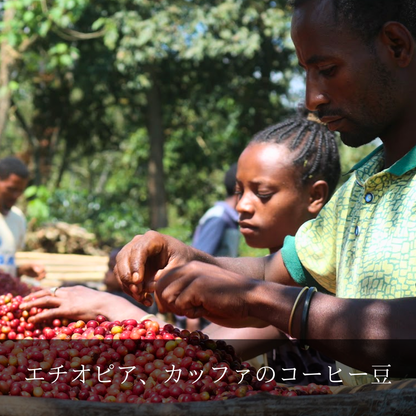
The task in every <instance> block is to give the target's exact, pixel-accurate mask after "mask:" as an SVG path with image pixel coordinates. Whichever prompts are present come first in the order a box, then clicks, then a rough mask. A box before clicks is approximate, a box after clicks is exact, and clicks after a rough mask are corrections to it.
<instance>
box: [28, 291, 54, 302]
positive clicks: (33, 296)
mask: <svg viewBox="0 0 416 416" xmlns="http://www.w3.org/2000/svg"><path fill="white" fill-rule="evenodd" d="M50 294H51V292H50V290H49V289H43V290H38V291H37V292H33V293H31V294H30V295H27V296H25V297H24V298H23V300H24V301H29V300H31V299H36V298H41V297H43V296H50Z"/></svg>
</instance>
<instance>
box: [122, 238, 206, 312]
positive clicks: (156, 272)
mask: <svg viewBox="0 0 416 416" xmlns="http://www.w3.org/2000/svg"><path fill="white" fill-rule="evenodd" d="M196 252H197V251H196V250H193V249H192V248H191V247H189V246H187V245H186V244H184V243H182V242H180V241H179V240H176V239H175V238H173V237H169V236H166V235H163V234H159V233H157V232H155V231H148V232H147V233H146V234H144V235H138V236H136V237H134V239H133V240H132V241H131V242H130V243H128V244H127V245H126V246H124V247H123V249H122V250H121V251H120V253H119V254H118V255H117V264H116V267H115V268H114V273H115V275H116V277H117V278H118V279H119V280H120V282H121V284H122V285H123V290H124V291H125V292H126V293H128V294H130V295H131V296H133V297H134V298H135V299H136V300H138V301H139V302H142V303H144V304H145V305H146V306H150V305H151V304H152V303H153V300H152V297H151V296H150V294H149V293H150V292H154V285H155V282H156V281H157V280H158V279H159V278H160V276H161V274H162V273H164V272H166V270H169V269H171V268H173V267H177V266H180V265H183V264H185V263H187V262H188V261H190V260H192V259H193V258H195V257H196V254H195V253H196ZM207 256H208V255H207Z"/></svg>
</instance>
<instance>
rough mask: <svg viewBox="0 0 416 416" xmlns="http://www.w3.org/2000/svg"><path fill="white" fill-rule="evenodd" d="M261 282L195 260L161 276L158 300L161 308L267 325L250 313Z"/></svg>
mask: <svg viewBox="0 0 416 416" xmlns="http://www.w3.org/2000/svg"><path fill="white" fill-rule="evenodd" d="M259 284H262V282H259V281H258V280H255V279H250V278H247V277H244V276H241V275H239V274H237V273H234V272H231V271H228V270H224V269H222V268H220V267H218V266H214V265H211V264H206V263H201V262H198V261H192V262H190V263H188V264H186V265H183V266H179V267H176V268H174V269H171V270H169V271H167V272H165V273H164V274H163V277H162V276H161V277H160V279H159V280H158V281H157V282H156V300H157V304H158V307H159V311H161V312H167V311H169V312H173V313H175V314H178V315H185V316H187V317H188V318H199V317H201V316H205V317H206V318H208V319H209V320H210V321H212V322H215V323H217V324H220V325H224V326H236V327H241V326H247V325H249V326H265V325H266V323H264V322H262V321H259V320H252V319H251V318H252V317H251V316H250V309H249V302H250V300H251V294H252V293H253V291H254V289H255V287H256V286H257V285H259Z"/></svg>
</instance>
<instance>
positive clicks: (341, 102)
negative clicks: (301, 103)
mask: <svg viewBox="0 0 416 416" xmlns="http://www.w3.org/2000/svg"><path fill="white" fill-rule="evenodd" d="M292 39H293V42H294V44H295V47H296V54H297V56H298V59H299V64H300V65H301V66H302V67H303V68H304V69H305V70H306V99H305V103H306V107H307V108H308V109H309V110H311V111H316V112H317V115H318V117H319V118H320V119H321V121H323V122H324V123H326V124H327V126H328V128H329V129H330V130H332V131H339V132H340V133H341V139H342V141H343V142H344V143H345V144H347V145H348V146H352V147H358V146H361V145H363V144H366V143H369V142H370V141H372V140H373V139H375V138H376V137H380V138H381V139H382V140H384V139H386V138H385V137H383V136H386V135H388V133H391V131H392V130H393V120H394V118H395V117H398V113H399V110H398V109H399V107H400V105H399V104H400V103H399V99H398V97H399V96H400V95H399V94H400V92H399V88H398V85H397V82H396V81H395V78H394V76H393V75H392V73H391V71H392V70H393V66H392V65H391V64H390V63H389V60H388V59H387V54H386V53H385V50H384V49H383V46H382V44H381V42H380V41H378V40H377V39H376V40H374V44H373V45H372V47H370V45H368V44H365V43H364V42H363V40H362V39H360V38H359V37H358V36H355V35H354V33H353V32H352V29H349V28H345V26H342V25H341V26H340V24H339V23H338V24H337V23H336V19H335V16H334V11H333V6H332V1H330V0H329V1H328V0H311V1H309V2H306V3H305V4H304V5H302V6H300V7H299V8H298V9H296V10H295V12H294V15H293V19H292ZM381 57H383V58H381ZM389 65H390V66H389Z"/></svg>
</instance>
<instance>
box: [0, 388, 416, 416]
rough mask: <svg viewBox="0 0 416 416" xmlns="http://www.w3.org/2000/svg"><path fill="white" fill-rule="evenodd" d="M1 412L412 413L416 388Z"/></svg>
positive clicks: (47, 415)
mask: <svg viewBox="0 0 416 416" xmlns="http://www.w3.org/2000/svg"><path fill="white" fill-rule="evenodd" d="M0 400H1V408H0V414H1V415H2V416H16V415H19V416H79V415H82V416H93V415H94V416H95V415H97V416H98V415H100V416H113V415H125V416H144V415H146V416H160V415H166V416H190V415H198V416H233V415H235V416H240V415H244V416H272V415H273V416H274V415H284V416H332V415H336V416H410V415H414V414H416V389H414V388H407V389H393V390H385V391H368V392H362V393H354V394H335V395H328V396H302V397H277V396H272V395H269V394H266V393H260V394H258V395H256V396H251V397H246V398H242V399H229V400H224V401H212V402H193V403H175V404H162V403H155V404H147V403H145V404H141V405H135V404H128V403H122V404H118V403H96V402H87V401H70V400H59V399H43V398H25V397H12V396H2V397H1V399H0Z"/></svg>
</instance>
